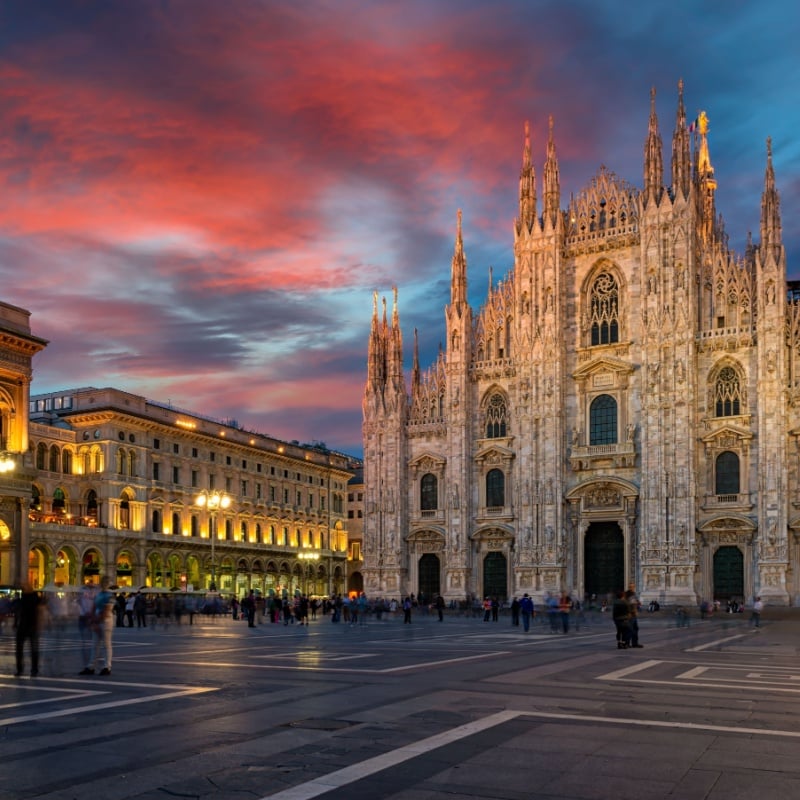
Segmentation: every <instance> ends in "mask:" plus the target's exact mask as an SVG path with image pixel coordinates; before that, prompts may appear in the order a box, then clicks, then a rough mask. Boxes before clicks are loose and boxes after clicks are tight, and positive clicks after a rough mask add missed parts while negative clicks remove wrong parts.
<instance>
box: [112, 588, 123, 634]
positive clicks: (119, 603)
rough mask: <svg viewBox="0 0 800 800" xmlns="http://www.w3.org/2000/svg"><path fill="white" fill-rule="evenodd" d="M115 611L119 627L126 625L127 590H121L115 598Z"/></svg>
mask: <svg viewBox="0 0 800 800" xmlns="http://www.w3.org/2000/svg"><path fill="white" fill-rule="evenodd" d="M114 613H115V614H116V616H117V627H118V628H124V627H125V592H120V593H119V594H118V595H117V596H116V598H115V599H114Z"/></svg>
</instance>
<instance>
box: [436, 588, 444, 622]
mask: <svg viewBox="0 0 800 800" xmlns="http://www.w3.org/2000/svg"><path fill="white" fill-rule="evenodd" d="M436 613H437V614H438V615H439V622H442V621H444V597H442V596H441V595H440V594H437V595H436Z"/></svg>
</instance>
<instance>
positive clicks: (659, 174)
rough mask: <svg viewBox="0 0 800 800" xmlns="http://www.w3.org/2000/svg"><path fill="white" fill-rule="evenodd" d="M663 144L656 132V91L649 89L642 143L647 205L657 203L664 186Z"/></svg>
mask: <svg viewBox="0 0 800 800" xmlns="http://www.w3.org/2000/svg"><path fill="white" fill-rule="evenodd" d="M663 149H664V144H663V142H662V141H661V134H660V133H659V131H658V117H657V116H656V90H655V87H653V88H651V89H650V122H649V125H648V130H647V139H646V140H645V143H644V199H645V203H647V202H648V201H649V200H650V199H651V198H652V199H653V200H655V201H656V202H658V200H659V198H660V197H661V189H662V187H663V185H664V163H663V154H662V151H663Z"/></svg>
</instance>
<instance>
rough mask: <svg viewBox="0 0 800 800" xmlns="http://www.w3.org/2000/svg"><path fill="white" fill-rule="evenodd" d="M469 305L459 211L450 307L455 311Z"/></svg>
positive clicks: (459, 211)
mask: <svg viewBox="0 0 800 800" xmlns="http://www.w3.org/2000/svg"><path fill="white" fill-rule="evenodd" d="M466 303H467V257H466V256H465V255H464V240H463V238H462V236H461V209H459V210H458V224H457V227H456V246H455V252H454V253H453V263H452V267H451V269H450V305H451V306H452V307H453V308H455V309H457V310H458V309H461V308H463V307H464V306H465V305H466Z"/></svg>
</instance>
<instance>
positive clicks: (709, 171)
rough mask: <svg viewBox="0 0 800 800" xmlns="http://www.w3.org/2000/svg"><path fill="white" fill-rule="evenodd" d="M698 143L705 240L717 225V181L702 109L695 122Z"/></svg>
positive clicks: (697, 166)
mask: <svg viewBox="0 0 800 800" xmlns="http://www.w3.org/2000/svg"><path fill="white" fill-rule="evenodd" d="M695 125H696V128H697V134H696V136H697V139H698V144H697V147H696V150H695V177H696V180H697V186H698V190H699V191H698V204H699V208H698V211H699V214H700V236H701V237H702V239H703V240H704V241H709V240H710V239H711V236H712V233H713V231H714V229H715V226H716V211H715V200H714V196H715V192H716V190H717V181H716V179H715V178H714V167H712V166H711V156H710V155H709V152H708V117H707V116H706V112H705V111H701V112H700V114H699V115H698V117H697V122H696V123H695Z"/></svg>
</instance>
